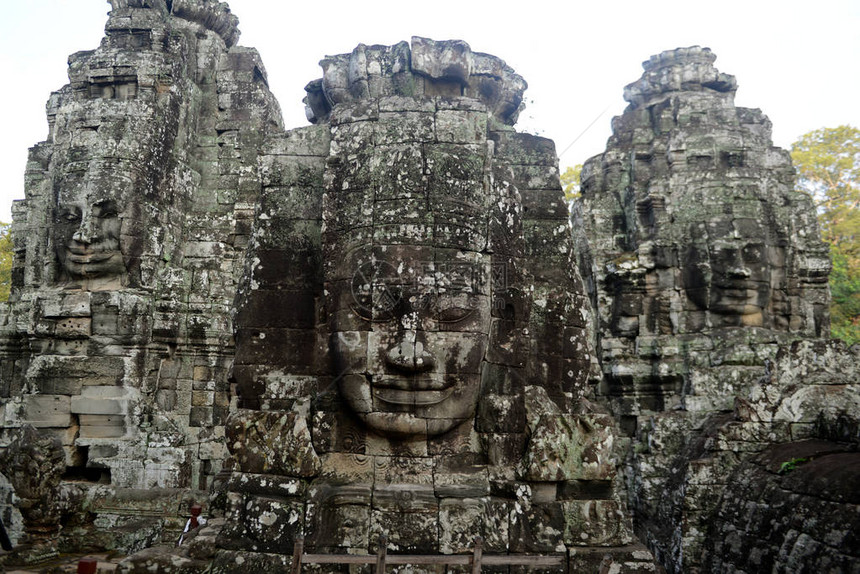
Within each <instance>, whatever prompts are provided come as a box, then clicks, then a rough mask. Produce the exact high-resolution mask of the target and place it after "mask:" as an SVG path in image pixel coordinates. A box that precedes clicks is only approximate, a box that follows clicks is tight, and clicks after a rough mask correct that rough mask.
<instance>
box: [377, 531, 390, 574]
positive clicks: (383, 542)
mask: <svg viewBox="0 0 860 574" xmlns="http://www.w3.org/2000/svg"><path fill="white" fill-rule="evenodd" d="M387 554H388V536H386V535H385V534H382V535H381V536H380V537H379V548H377V549H376V574H385V556H386V555H387Z"/></svg>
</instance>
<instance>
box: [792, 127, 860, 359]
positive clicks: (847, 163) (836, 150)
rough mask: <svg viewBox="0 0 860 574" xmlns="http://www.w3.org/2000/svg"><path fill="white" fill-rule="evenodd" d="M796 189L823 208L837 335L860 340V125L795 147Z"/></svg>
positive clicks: (808, 137)
mask: <svg viewBox="0 0 860 574" xmlns="http://www.w3.org/2000/svg"><path fill="white" fill-rule="evenodd" d="M791 159H792V160H793V161H794V165H795V166H796V167H797V187H798V189H800V190H801V191H805V192H807V193H809V194H810V195H812V197H813V198H814V199H815V204H816V206H817V207H818V222H819V225H820V227H821V236H822V238H823V239H824V240H825V241H826V242H827V243H829V244H830V257H831V259H832V260H833V271H832V272H831V274H830V292H831V295H832V298H833V301H832V304H831V308H830V315H831V322H832V331H833V336H834V337H837V338H840V339H844V340H845V341H847V342H848V343H856V342H860V129H857V128H855V127H851V126H839V127H836V128H822V129H818V130H815V131H811V132H809V133H807V134H804V135H803V136H801V137H800V139H799V140H797V142H795V143H794V145H792V146H791Z"/></svg>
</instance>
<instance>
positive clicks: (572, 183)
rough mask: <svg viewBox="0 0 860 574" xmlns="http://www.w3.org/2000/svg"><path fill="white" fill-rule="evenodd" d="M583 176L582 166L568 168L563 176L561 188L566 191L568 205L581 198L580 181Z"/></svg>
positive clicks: (565, 196)
mask: <svg viewBox="0 0 860 574" xmlns="http://www.w3.org/2000/svg"><path fill="white" fill-rule="evenodd" d="M581 175H582V164H581V163H580V164H577V165H575V166H573V167H570V166H568V168H567V169H565V170H564V173H562V174H561V188H562V189H563V190H564V198H565V199H566V200H567V202H568V204H570V203H572V202H573V200H574V199H576V198H577V197H579V179H580V176H581Z"/></svg>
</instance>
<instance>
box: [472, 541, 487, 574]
mask: <svg viewBox="0 0 860 574" xmlns="http://www.w3.org/2000/svg"><path fill="white" fill-rule="evenodd" d="M483 554H484V539H483V538H481V537H480V536H475V551H474V554H472V574H481V557H482V556H483Z"/></svg>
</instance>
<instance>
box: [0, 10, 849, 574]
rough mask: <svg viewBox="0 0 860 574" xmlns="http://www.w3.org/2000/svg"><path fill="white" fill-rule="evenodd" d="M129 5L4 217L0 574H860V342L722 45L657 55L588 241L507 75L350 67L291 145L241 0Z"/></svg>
mask: <svg viewBox="0 0 860 574" xmlns="http://www.w3.org/2000/svg"><path fill="white" fill-rule="evenodd" d="M110 3H111V8H112V10H111V12H110V14H109V18H108V22H107V25H106V28H105V38H104V39H103V40H102V43H101V45H100V46H99V47H98V48H97V49H95V50H92V51H87V52H78V53H76V54H73V55H72V56H71V57H70V59H69V84H68V85H67V86H65V87H63V88H61V89H60V90H59V91H57V92H55V93H53V94H52V95H51V97H50V99H49V101H48V105H47V115H48V124H49V136H48V138H47V140H46V141H44V142H41V143H39V144H37V145H35V146H34V147H33V148H31V150H30V155H29V158H28V163H27V167H26V184H25V198H24V199H23V200H20V201H17V202H16V203H15V205H14V206H13V219H14V223H13V239H14V266H13V287H12V295H11V297H10V300H9V302H8V303H7V304H5V306H4V307H3V308H2V312H0V520H2V524H3V525H4V526H5V530H6V532H7V533H8V534H9V538H10V542H11V546H12V549H11V550H10V551H9V552H6V553H4V554H0V566H6V567H12V566H16V567H37V566H38V565H39V564H43V563H46V561H50V560H51V559H53V558H56V557H57V556H59V555H62V554H69V553H71V554H75V553H78V554H80V553H86V552H92V551H113V552H116V553H118V554H120V555H122V556H125V558H124V559H123V560H122V561H121V562H120V563H119V565H118V567H117V568H118V569H117V571H118V572H124V573H137V572H140V573H143V572H164V573H167V572H188V573H190V572H200V573H203V572H212V573H220V572H224V573H227V572H264V571H265V572H276V571H289V570H290V569H291V568H293V567H294V565H295V563H294V562H293V554H294V548H295V547H296V546H295V545H296V543H297V542H299V544H300V546H301V547H303V548H304V551H305V552H308V553H311V554H314V555H325V556H341V555H350V556H353V557H355V558H358V557H361V556H375V555H377V554H379V553H380V551H384V552H382V554H384V553H385V552H387V553H389V554H391V555H395V554H407V555H421V556H432V557H439V556H464V555H469V556H472V555H473V552H474V549H475V547H476V544H480V545H481V546H480V547H481V548H482V551H483V552H484V553H485V554H486V555H487V556H492V557H493V558H499V557H505V558H507V559H509V560H510V561H509V562H508V563H507V564H511V565H505V563H504V562H497V563H496V564H498V565H495V566H493V565H487V566H483V567H482V570H481V571H485V572H511V573H513V572H525V571H528V572H571V573H573V572H660V571H663V570H664V569H665V570H666V571H668V572H709V571H732V572H733V571H754V570H757V569H759V570H761V569H765V570H766V569H770V568H777V569H778V568H782V569H786V568H787V569H789V570H797V571H800V570H802V569H805V568H807V569H819V570H820V569H824V570H826V569H827V568H835V569H840V568H841V569H842V570H843V571H853V570H855V569H857V568H860V554H858V552H857V548H858V544H857V543H856V540H855V538H856V532H858V531H860V528H858V526H860V524H858V518H857V516H858V515H860V513H858V512H857V506H858V504H860V500H858V499H857V494H856V493H857V492H860V489H858V488H857V487H858V486H860V485H858V484H857V476H860V472H854V471H852V469H858V468H860V455H858V454H857V445H858V444H860V430H858V429H860V426H858V419H860V393H858V388H857V376H856V372H857V371H856V365H857V362H858V359H860V357H858V355H860V347H858V346H855V347H853V348H850V349H848V348H846V347H845V345H844V344H842V343H841V342H838V341H833V340H830V339H829V319H828V305H829V292H828V288H827V279H828V274H829V270H830V263H829V259H828V254H827V247H826V245H825V244H824V243H822V241H821V239H820V236H819V233H818V229H817V224H816V219H815V212H814V208H813V206H812V203H811V201H810V199H809V198H808V197H807V196H805V195H804V194H802V193H799V192H796V191H795V190H794V184H793V177H794V173H793V168H792V166H791V161H790V158H789V156H788V154H787V152H785V151H784V150H781V149H779V148H776V147H774V146H773V144H772V142H771V139H770V123H769V120H768V119H767V117H766V116H765V115H764V114H763V113H762V112H761V111H759V110H751V109H746V108H738V107H736V106H735V105H734V92H735V89H736V87H737V83H736V82H735V79H734V77H732V76H730V75H727V74H724V73H720V72H719V71H718V70H716V69H715V68H714V66H713V63H714V60H715V56H714V55H713V54H712V53H711V52H710V51H709V50H708V49H706V48H698V47H691V48H681V49H677V50H672V51H669V52H664V53H663V54H660V55H658V56H654V57H652V58H651V59H650V60H649V61H647V62H645V64H644V68H645V73H644V74H643V76H642V78H641V79H639V80H638V81H636V82H634V83H633V84H630V85H629V86H628V87H627V88H626V89H625V98H626V100H627V101H628V102H629V104H630V105H629V106H628V108H627V109H626V110H625V112H624V113H623V115H622V116H620V117H619V118H616V119H615V120H613V136H612V137H611V138H610V140H609V142H608V144H607V150H606V152H605V153H603V154H601V155H599V156H597V157H595V158H592V159H591V160H589V161H588V162H587V163H586V165H585V169H584V171H583V178H582V197H581V199H580V200H578V201H577V203H576V205H575V206H574V212H573V216H572V218H571V216H570V214H569V212H568V206H567V204H566V202H565V200H564V195H563V193H562V189H561V185H560V182H559V169H558V158H557V155H556V150H555V145H554V143H553V142H552V141H551V140H548V139H546V138H542V137H538V136H534V135H530V134H524V133H518V132H517V131H516V130H515V128H514V126H515V124H516V121H517V116H518V114H519V113H520V111H521V110H522V108H523V92H524V91H525V89H526V82H525V80H524V79H523V78H522V77H520V76H519V75H518V74H517V73H516V72H515V71H514V70H512V69H511V68H510V67H509V66H508V65H507V64H505V62H504V61H503V60H501V59H499V58H498V57H496V56H492V55H488V54H483V53H480V52H476V51H473V50H472V49H471V47H470V46H469V45H468V44H466V43H465V42H463V41H459V40H447V41H434V40H431V39H427V38H421V37H413V38H412V39H411V41H410V42H405V41H404V42H400V43H398V44H395V45H392V46H382V45H364V44H360V45H359V46H357V47H356V48H355V49H354V50H353V51H352V52H351V53H348V54H340V55H334V56H326V57H325V58H324V59H323V60H322V61H321V63H320V65H321V68H322V77H321V78H320V79H316V80H313V81H310V82H309V83H308V85H307V87H306V92H307V96H306V99H305V103H306V106H307V116H308V119H309V121H310V125H308V126H305V127H298V128H294V129H286V128H285V126H284V125H283V121H282V119H281V113H280V109H279V106H278V103H277V101H276V100H275V98H274V96H273V95H272V93H271V92H270V91H269V88H268V80H267V74H266V70H265V67H264V66H263V62H262V60H261V58H260V56H259V54H258V53H257V52H256V51H255V50H253V49H251V48H244V47H241V46H239V45H238V44H237V41H238V37H239V31H238V20H237V18H236V17H235V16H233V15H232V14H231V13H230V10H229V8H227V6H226V4H224V3H219V2H212V1H209V0H173V1H169V0H111V2H110ZM791 461H795V462H794V463H792V465H791V468H790V469H789V471H784V467H783V463H786V462H791ZM795 467H796V468H795ZM779 471H783V472H782V474H780V472H779ZM194 503H197V504H200V505H202V506H203V515H204V516H205V517H206V518H207V519H208V521H207V522H206V523H205V524H204V525H202V526H200V527H198V528H196V529H192V531H191V532H190V533H188V534H186V535H185V536H184V537H183V544H182V545H181V546H179V547H178V548H177V547H176V541H177V540H178V539H179V535H180V533H181V532H182V530H183V527H184V526H185V525H186V520H187V519H188V517H189V516H190V507H191V505H192V504H194ZM793 508H797V509H802V513H803V517H804V519H803V520H801V521H800V522H798V521H797V520H795V517H794V515H793V514H792V509H793ZM741 509H744V510H743V511H742V510H741ZM834 516H835V517H838V518H837V519H834V521H833V522H832V523H831V522H827V520H825V518H826V517H834ZM195 520H196V519H195ZM828 520H829V519H828ZM766 524H767V525H770V526H766ZM750 525H752V526H750ZM381 537H382V538H381ZM476 537H480V541H479V542H476ZM380 540H383V541H385V542H384V543H383V544H382V547H383V548H380V543H379V541H380ZM474 556H477V554H475V555H474ZM535 557H545V558H548V559H550V560H551V561H552V562H551V563H552V564H553V566H546V565H544V566H532V567H529V566H528V564H529V562H528V559H529V558H535ZM472 560H473V561H474V560H475V559H474V558H473V559H472ZM516 560H520V561H519V562H517V561H516ZM299 562H300V561H299ZM368 563H370V562H368ZM462 564H466V562H463V563H462ZM488 564H489V562H488ZM534 564H537V563H536V562H535V563H534ZM463 568H464V566H445V565H444V564H441V563H440V564H438V565H430V566H420V565H415V566H408V565H406V566H390V571H395V572H438V573H442V572H460V571H464V570H463ZM303 569H304V570H306V571H314V572H345V571H349V572H353V571H360V572H366V571H369V566H358V565H357V563H355V564H353V565H352V566H347V565H344V564H341V565H335V564H329V565H327V566H326V565H323V564H318V565H313V564H309V565H307V566H305V567H304V568H303ZM469 571H472V569H471V567H469Z"/></svg>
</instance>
